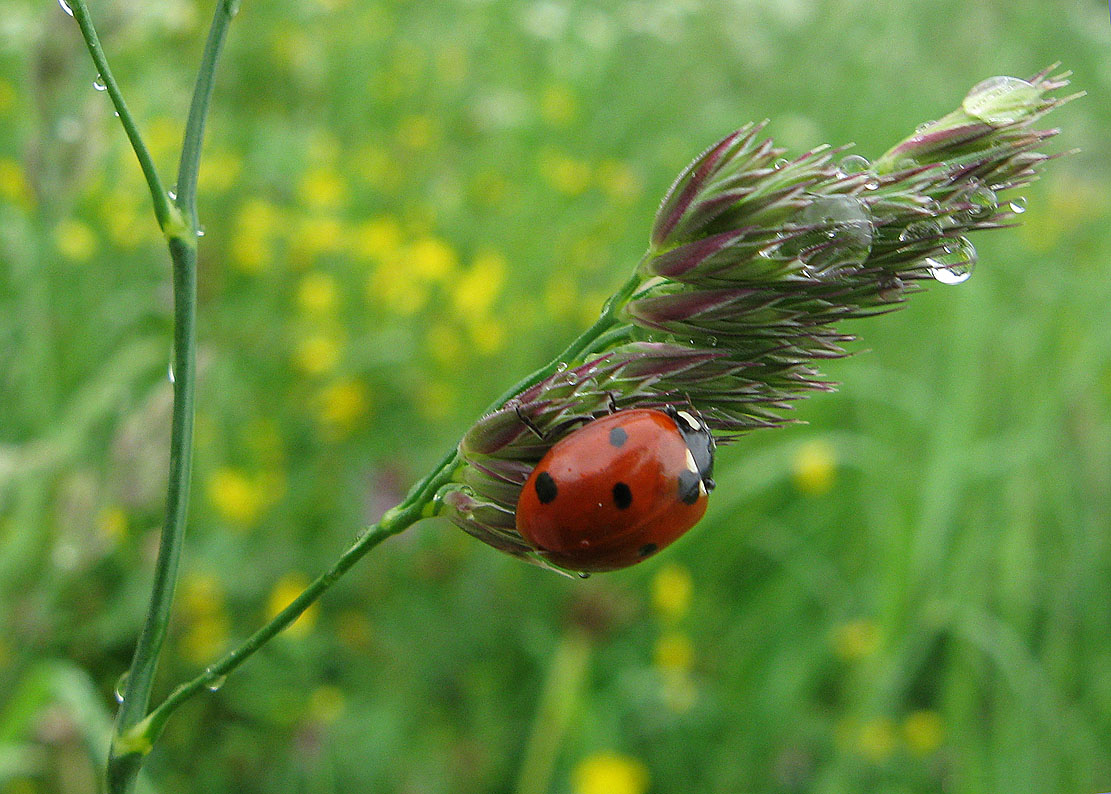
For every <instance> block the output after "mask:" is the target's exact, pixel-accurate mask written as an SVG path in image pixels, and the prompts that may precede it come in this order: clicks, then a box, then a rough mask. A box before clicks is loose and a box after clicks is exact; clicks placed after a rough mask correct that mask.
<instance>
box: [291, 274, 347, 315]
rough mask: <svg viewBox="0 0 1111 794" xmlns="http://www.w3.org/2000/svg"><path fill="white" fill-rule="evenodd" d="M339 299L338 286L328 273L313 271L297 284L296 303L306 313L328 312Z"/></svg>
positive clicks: (334, 306)
mask: <svg viewBox="0 0 1111 794" xmlns="http://www.w3.org/2000/svg"><path fill="white" fill-rule="evenodd" d="M338 301H339V288H338V287H337V286H336V279H335V277H334V276H332V274H330V273H324V272H322V271H319V270H317V271H313V272H311V273H308V274H306V275H305V276H304V277H303V278H302V279H301V283H300V284H298V285H297V305H298V306H299V307H300V309H301V311H303V312H305V313H306V314H328V313H329V312H331V311H332V310H333V309H335V308H336V303H338Z"/></svg>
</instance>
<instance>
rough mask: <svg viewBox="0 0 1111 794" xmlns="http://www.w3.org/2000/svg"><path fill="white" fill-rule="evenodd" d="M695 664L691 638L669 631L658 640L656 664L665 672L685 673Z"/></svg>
mask: <svg viewBox="0 0 1111 794" xmlns="http://www.w3.org/2000/svg"><path fill="white" fill-rule="evenodd" d="M693 663H694V646H693V645H692V644H691V640H690V637H688V636H687V635H686V634H683V633H681V632H678V631H669V632H667V633H666V634H663V635H661V636H660V637H659V639H657V640H656V650H655V664H656V667H658V668H659V669H660V670H662V671H664V672H685V671H687V670H690V668H691V665H692V664H693Z"/></svg>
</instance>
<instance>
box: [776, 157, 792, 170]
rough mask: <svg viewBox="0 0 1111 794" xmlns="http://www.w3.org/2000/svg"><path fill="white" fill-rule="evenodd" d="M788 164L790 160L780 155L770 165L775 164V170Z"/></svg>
mask: <svg viewBox="0 0 1111 794" xmlns="http://www.w3.org/2000/svg"><path fill="white" fill-rule="evenodd" d="M790 164H791V161H790V160H788V159H787V158H786V157H780V158H779V159H778V160H776V161H775V162H774V163H772V165H773V166H775V168H776V170H779V169H780V168H786V167H787V166H789V165H790Z"/></svg>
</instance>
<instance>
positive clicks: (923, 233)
mask: <svg viewBox="0 0 1111 794" xmlns="http://www.w3.org/2000/svg"><path fill="white" fill-rule="evenodd" d="M939 236H941V225H940V224H939V223H938V222H937V221H915V222H914V223H910V224H907V228H905V229H903V231H902V233H901V234H900V235H899V242H900V243H913V242H917V241H920V240H922V241H924V240H931V239H933V238H935V237H939Z"/></svg>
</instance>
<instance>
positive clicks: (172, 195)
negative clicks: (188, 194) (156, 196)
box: [166, 190, 177, 201]
mask: <svg viewBox="0 0 1111 794" xmlns="http://www.w3.org/2000/svg"><path fill="white" fill-rule="evenodd" d="M166 195H167V196H169V197H170V201H177V191H176V190H167V191H166Z"/></svg>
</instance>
